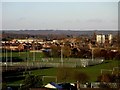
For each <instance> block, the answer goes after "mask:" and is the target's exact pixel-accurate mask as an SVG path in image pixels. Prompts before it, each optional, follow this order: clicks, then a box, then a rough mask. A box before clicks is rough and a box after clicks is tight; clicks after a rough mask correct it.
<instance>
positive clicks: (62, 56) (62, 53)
mask: <svg viewBox="0 0 120 90" xmlns="http://www.w3.org/2000/svg"><path fill="white" fill-rule="evenodd" d="M61 64H62V66H63V50H62V46H61Z"/></svg>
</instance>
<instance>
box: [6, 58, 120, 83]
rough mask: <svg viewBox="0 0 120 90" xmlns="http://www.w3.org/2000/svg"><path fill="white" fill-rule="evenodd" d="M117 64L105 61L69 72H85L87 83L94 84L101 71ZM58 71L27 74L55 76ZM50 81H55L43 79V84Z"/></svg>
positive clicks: (116, 62) (53, 69)
mask: <svg viewBox="0 0 120 90" xmlns="http://www.w3.org/2000/svg"><path fill="white" fill-rule="evenodd" d="M118 63H120V61H118V60H114V61H113V60H106V61H105V62H104V63H102V64H99V65H94V66H88V67H86V68H83V67H76V68H70V70H71V72H72V71H75V70H76V71H81V72H85V73H86V74H87V75H88V76H89V78H90V80H89V81H90V82H94V81H96V80H97V77H98V76H99V75H100V74H101V69H107V70H109V69H111V70H112V69H113V67H117V66H118ZM58 71H59V68H45V69H37V70H30V71H28V73H30V74H32V75H40V76H56V75H57V72H58ZM106 72H107V71H106ZM103 73H105V72H103ZM109 73H111V72H109ZM22 75H24V74H22ZM50 81H55V78H53V79H51V78H45V79H44V83H48V82H50ZM58 82H59V81H58ZM67 82H75V81H74V80H67ZM20 83H22V80H18V81H10V82H8V84H20Z"/></svg>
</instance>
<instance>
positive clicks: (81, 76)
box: [73, 71, 89, 83]
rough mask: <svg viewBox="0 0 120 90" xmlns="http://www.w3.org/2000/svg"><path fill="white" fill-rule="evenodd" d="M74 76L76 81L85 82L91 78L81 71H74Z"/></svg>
mask: <svg viewBox="0 0 120 90" xmlns="http://www.w3.org/2000/svg"><path fill="white" fill-rule="evenodd" d="M73 78H74V80H75V81H79V82H80V83H85V82H87V81H88V80H89V76H88V75H87V74H86V73H84V72H80V71H74V73H73Z"/></svg>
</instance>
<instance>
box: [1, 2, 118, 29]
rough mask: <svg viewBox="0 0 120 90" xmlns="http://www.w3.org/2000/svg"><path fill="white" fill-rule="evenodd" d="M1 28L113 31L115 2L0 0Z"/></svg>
mask: <svg viewBox="0 0 120 90" xmlns="http://www.w3.org/2000/svg"><path fill="white" fill-rule="evenodd" d="M2 29H7V30H11V29H12V30H20V29H22V30H24V29H27V30H29V29H39V30H40V29H42V30H43V29H44V30H45V29H47V30H49V29H54V30H59V29H64V30H106V29H107V30H108V29H109V30H117V29H118V3H117V2H2Z"/></svg>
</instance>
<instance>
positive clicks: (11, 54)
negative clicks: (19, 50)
mask: <svg viewBox="0 0 120 90" xmlns="http://www.w3.org/2000/svg"><path fill="white" fill-rule="evenodd" d="M10 46H11V44H10ZM10 59H11V61H10V65H11V66H12V49H11V58H10Z"/></svg>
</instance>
